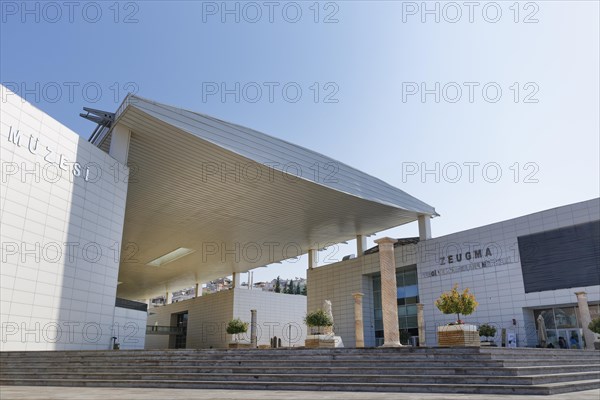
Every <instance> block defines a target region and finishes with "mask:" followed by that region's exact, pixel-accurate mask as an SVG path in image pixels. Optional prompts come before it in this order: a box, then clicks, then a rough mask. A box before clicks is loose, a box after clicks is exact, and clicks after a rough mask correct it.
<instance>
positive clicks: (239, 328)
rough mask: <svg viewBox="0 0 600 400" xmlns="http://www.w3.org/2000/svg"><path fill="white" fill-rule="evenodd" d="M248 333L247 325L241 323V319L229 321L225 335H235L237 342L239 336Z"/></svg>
mask: <svg viewBox="0 0 600 400" xmlns="http://www.w3.org/2000/svg"><path fill="white" fill-rule="evenodd" d="M247 331H248V323H247V322H242V320H241V319H239V318H235V319H232V320H231V321H229V323H228V324H227V333H229V334H230V335H235V341H236V342H237V341H239V338H240V337H239V334H240V333H246V332H247Z"/></svg>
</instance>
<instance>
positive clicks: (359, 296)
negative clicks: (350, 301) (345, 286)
mask: <svg viewBox="0 0 600 400" xmlns="http://www.w3.org/2000/svg"><path fill="white" fill-rule="evenodd" d="M364 295H365V294H364V293H352V297H354V298H355V299H360V298H361V297H363V296H364Z"/></svg>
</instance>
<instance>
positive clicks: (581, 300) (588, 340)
mask: <svg viewBox="0 0 600 400" xmlns="http://www.w3.org/2000/svg"><path fill="white" fill-rule="evenodd" d="M575 295H576V296H577V306H578V307H579V321H581V327H582V328H583V337H584V338H585V348H586V350H594V341H595V340H596V336H595V335H594V332H592V331H591V330H589V328H588V325H589V324H590V322H592V316H591V315H590V308H589V307H588V302H587V293H586V292H575Z"/></svg>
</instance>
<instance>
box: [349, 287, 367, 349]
mask: <svg viewBox="0 0 600 400" xmlns="http://www.w3.org/2000/svg"><path fill="white" fill-rule="evenodd" d="M352 296H353V297H354V337H355V338H356V347H357V348H359V347H365V329H364V326H363V307H362V298H363V296H364V294H362V293H354V294H353V295H352Z"/></svg>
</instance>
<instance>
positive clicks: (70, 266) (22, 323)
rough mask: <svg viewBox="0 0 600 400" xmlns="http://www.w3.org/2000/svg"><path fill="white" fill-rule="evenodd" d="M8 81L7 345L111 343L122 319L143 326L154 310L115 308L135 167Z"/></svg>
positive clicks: (2, 200)
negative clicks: (129, 174)
mask: <svg viewBox="0 0 600 400" xmlns="http://www.w3.org/2000/svg"><path fill="white" fill-rule="evenodd" d="M0 88H1V89H2V93H1V96H2V107H1V118H0V121H1V124H0V134H1V138H0V141H1V142H0V143H1V145H0V148H1V152H0V161H1V166H2V176H1V188H2V190H1V193H0V207H1V209H0V213H1V214H0V217H1V224H2V229H1V233H0V235H1V236H0V241H1V247H2V260H1V261H2V265H1V269H0V285H1V295H0V320H1V321H0V322H1V329H2V331H1V336H2V337H1V341H0V348H1V349H2V350H62V349H108V348H110V346H111V342H112V340H111V338H112V337H113V335H119V336H120V334H121V332H119V331H117V330H115V329H114V328H115V326H114V323H115V320H118V321H119V322H120V324H121V326H122V325H123V324H125V323H127V322H132V323H135V324H137V325H139V330H141V331H142V332H143V331H144V330H145V321H144V319H145V313H140V312H138V314H135V318H132V321H127V319H128V315H127V312H126V311H123V310H115V297H116V289H117V278H118V273H119V251H120V248H121V237H122V232H123V218H124V214H125V201H126V196H127V182H126V179H123V176H126V173H127V168H126V167H125V166H123V165H122V164H119V163H118V162H116V161H115V160H114V159H112V158H111V157H110V156H109V155H108V154H106V153H104V152H103V151H101V150H100V149H98V148H96V147H95V146H93V145H92V144H90V143H88V142H87V141H86V140H85V139H84V138H82V137H80V136H79V135H77V134H76V133H75V132H73V131H71V130H69V129H68V128H66V127H65V126H63V125H61V124H60V123H59V122H57V121H56V120H54V119H52V118H51V117H49V116H48V115H46V114H45V113H43V112H42V111H40V110H38V109H37V108H35V107H33V106H32V105H31V104H29V103H27V102H25V101H24V100H22V99H21V98H20V97H18V96H17V95H15V94H14V93H12V92H10V91H9V90H8V89H6V88H4V87H3V86H2V87H0ZM115 170H118V171H119V172H120V174H119V175H118V176H119V179H115V174H114V172H115ZM123 313H125V315H123ZM131 316H133V315H131ZM138 339H139V337H138ZM141 340H142V341H143V337H141ZM139 346H140V344H139V343H137V344H136V347H139ZM141 346H142V347H143V343H142V344H141ZM125 348H126V346H125Z"/></svg>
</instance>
